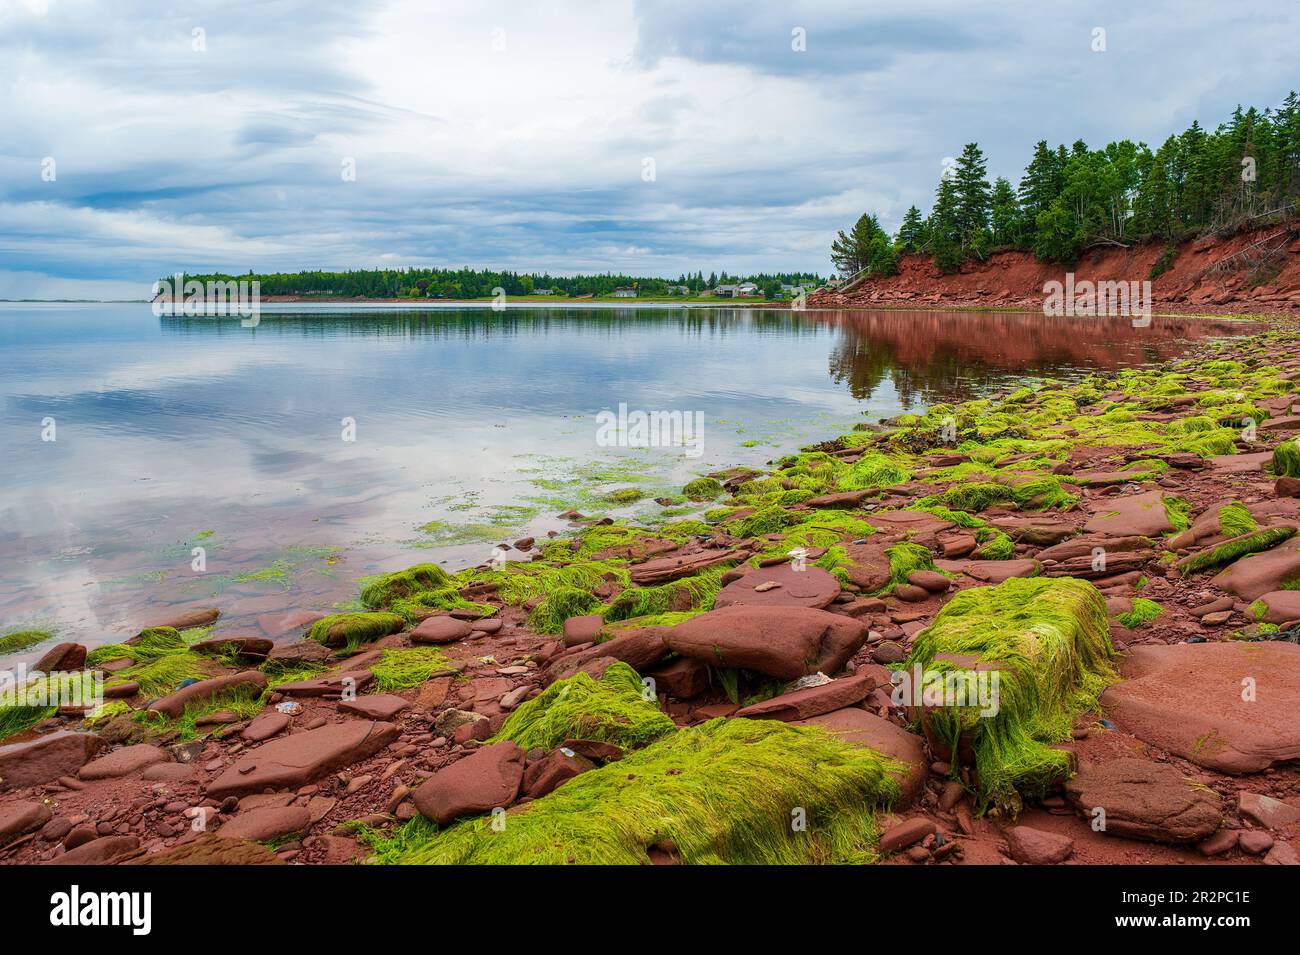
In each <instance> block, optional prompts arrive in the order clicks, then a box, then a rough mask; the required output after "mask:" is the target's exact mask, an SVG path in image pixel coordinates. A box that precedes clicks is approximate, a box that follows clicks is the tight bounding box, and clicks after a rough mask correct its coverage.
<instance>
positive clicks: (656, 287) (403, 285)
mask: <svg viewBox="0 0 1300 955" xmlns="http://www.w3.org/2000/svg"><path fill="white" fill-rule="evenodd" d="M166 280H167V281H169V282H172V283H174V282H175V277H174V276H167V277H166ZM183 280H184V281H186V282H189V281H198V282H203V283H207V282H209V281H211V282H231V281H249V282H253V281H256V282H259V283H261V294H262V295H301V296H313V295H316V296H338V297H340V298H394V299H396V298H402V299H406V298H413V299H418V298H432V299H474V298H490V297H492V296H493V295H495V294H497V293H496V289H498V288H499V289H502V290H504V292H505V294H506V295H532V294H534V293H537V292H541V291H544V290H549V291H551V292H553V293H555V294H557V295H563V296H569V297H576V296H585V295H592V296H601V295H608V294H610V293H611V292H613V291H614V290H615V289H618V288H633V289H636V290H637V294H638V295H642V296H650V297H654V296H671V295H674V294H675V295H698V294H700V293H701V292H704V291H706V290H710V289H714V288H716V287H717V286H719V285H726V284H738V283H740V282H744V281H749V282H753V283H754V284H755V285H757V286H758V287H759V289H760V290H761V291H762V292H763V293H764V294H765V295H766V296H767V297H769V298H774V297H777V296H779V295H780V294H781V286H782V285H783V284H784V285H808V286H812V285H819V284H821V282H822V279H821V278H820V277H819V276H817V275H815V274H813V273H811V272H783V273H757V274H754V275H748V276H744V277H741V276H733V275H729V274H728V273H727V272H726V271H725V270H724V271H721V272H713V273H711V274H710V275H708V276H707V277H706V276H705V275H704V273H703V272H695V273H693V274H683V275H681V276H680V277H679V278H677V279H675V280H674V279H666V278H654V277H645V276H637V275H621V274H614V273H604V274H600V275H567V276H559V275H551V274H549V273H546V272H542V273H536V272H530V273H519V272H509V271H503V272H497V271H492V270H490V269H439V268H400V269H357V270H354V271H344V272H329V271H304V272H271V273H266V272H262V273H258V272H253V271H249V272H248V274H247V275H228V274H225V273H212V274H205V275H188V274H187V275H184V277H183ZM682 288H685V289H687V292H685V293H683V292H682V291H681V289H682Z"/></svg>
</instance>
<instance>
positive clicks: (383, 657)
mask: <svg viewBox="0 0 1300 955" xmlns="http://www.w3.org/2000/svg"><path fill="white" fill-rule="evenodd" d="M369 669H370V672H371V673H373V674H374V675H375V689H376V690H378V691H379V692H381V693H391V692H393V691H394V690H409V689H411V688H412V687H416V686H420V685H421V684H422V683H424V682H425V681H427V680H429V679H431V678H432V677H434V676H436V675H437V674H440V673H446V674H451V673H454V672H456V671H455V668H454V667H453V666H452V663H451V660H449V659H448V658H447V656H446V654H444V653H443V652H442V650H440V649H439V648H438V647H398V648H390V649H385V650H384V651H383V653H382V654H380V657H379V659H378V660H377V661H375V662H374V663H372V664H370V667H369Z"/></svg>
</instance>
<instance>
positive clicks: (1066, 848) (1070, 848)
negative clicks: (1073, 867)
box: [1003, 826, 1074, 865]
mask: <svg viewBox="0 0 1300 955" xmlns="http://www.w3.org/2000/svg"><path fill="white" fill-rule="evenodd" d="M1003 835H1005V836H1006V839H1007V847H1008V848H1009V849H1010V850H1011V858H1013V859H1015V860H1016V861H1017V862H1019V863H1020V864H1021V865H1059V864H1060V863H1062V862H1064V861H1065V860H1066V859H1068V858H1070V856H1072V855H1074V842H1073V841H1072V840H1070V839H1067V838H1066V837H1065V836H1058V835H1057V834H1056V833H1054V832H1044V831H1043V830H1041V829H1033V828H1030V827H1029V826H1015V827H1013V828H1011V829H1008V830H1007V831H1006V832H1005V833H1003Z"/></svg>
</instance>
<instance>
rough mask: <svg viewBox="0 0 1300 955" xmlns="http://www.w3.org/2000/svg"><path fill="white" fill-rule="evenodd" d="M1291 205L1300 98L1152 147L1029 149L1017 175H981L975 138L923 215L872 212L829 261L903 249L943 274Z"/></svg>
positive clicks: (869, 266)
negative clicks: (1002, 254)
mask: <svg viewBox="0 0 1300 955" xmlns="http://www.w3.org/2000/svg"><path fill="white" fill-rule="evenodd" d="M1298 202H1300V101H1298V100H1297V97H1296V94H1295V93H1294V92H1292V93H1291V94H1290V95H1288V96H1287V98H1286V100H1285V101H1284V102H1283V104H1282V106H1281V107H1280V108H1279V109H1276V110H1272V109H1265V110H1263V111H1260V110H1257V109H1255V108H1253V107H1252V108H1250V109H1242V108H1241V107H1240V106H1238V107H1237V108H1236V109H1235V110H1234V111H1233V113H1232V117H1231V119H1229V120H1228V122H1226V123H1222V124H1221V125H1220V126H1219V127H1218V128H1217V129H1215V130H1214V131H1213V132H1208V131H1206V130H1205V129H1202V128H1201V126H1200V124H1199V123H1197V122H1193V123H1192V125H1191V126H1189V127H1188V128H1187V129H1186V130H1185V131H1183V132H1182V133H1181V134H1179V135H1177V136H1170V137H1169V138H1168V139H1166V140H1165V141H1164V143H1163V144H1162V145H1161V146H1160V147H1159V148H1158V149H1156V150H1154V151H1153V150H1151V149H1150V148H1149V147H1148V146H1147V145H1146V144H1145V143H1136V144H1135V143H1133V142H1130V141H1129V140H1127V139H1126V140H1121V141H1120V142H1114V143H1110V144H1109V145H1107V146H1105V147H1103V148H1101V149H1089V148H1088V146H1087V145H1086V144H1085V143H1084V142H1082V141H1078V142H1076V143H1074V145H1072V146H1070V147H1069V148H1066V147H1065V146H1064V145H1060V146H1057V147H1056V148H1055V149H1053V148H1051V147H1050V146H1048V144H1047V141H1046V140H1040V141H1039V142H1038V144H1037V145H1036V146H1035V147H1034V152H1033V156H1032V158H1031V159H1030V161H1029V164H1028V165H1027V166H1026V167H1025V174H1024V176H1022V177H1021V179H1020V181H1019V183H1018V184H1017V185H1015V186H1012V184H1011V183H1010V181H1008V180H1007V179H1005V178H1002V177H1000V176H999V177H998V178H997V179H995V180H994V181H993V182H992V183H990V182H989V180H988V175H987V163H986V160H985V158H984V153H983V151H982V150H981V149H980V147H979V144H978V143H970V144H968V145H967V146H966V147H965V149H963V150H962V153H961V155H960V156H959V157H958V158H957V159H956V160H955V161H954V162H952V163H950V164H949V165H948V168H946V169H945V170H944V173H943V175H942V176H941V177H940V179H939V186H938V189H937V190H936V193H935V199H934V204H933V206H932V207H931V209H930V213H929V215H928V216H923V215H922V214H921V211H920V210H919V209H918V208H917V207H916V206H912V207H911V208H910V209H908V210H907V214H906V215H905V216H904V217H903V221H902V224H901V226H900V228H899V230H898V232H897V233H896V234H895V235H894V236H893V237H892V238H891V237H890V236H889V235H888V234H887V233H886V232H885V231H884V230H883V229H882V228H881V227H880V222H879V220H878V219H877V217H876V216H875V215H871V214H864V215H863V216H862V217H861V218H860V219H859V220H858V221H857V223H856V224H855V225H854V226H853V228H852V229H851V230H850V231H849V232H847V233H845V232H840V233H839V235H838V236H837V237H836V239H835V242H834V243H833V244H832V246H831V259H832V261H833V262H834V264H835V267H836V269H837V270H838V271H839V272H840V274H841V275H845V276H847V275H852V274H854V273H856V272H859V271H861V270H863V269H866V270H867V271H868V273H869V274H883V275H891V274H893V273H894V272H896V271H897V269H898V255H899V254H900V253H902V252H921V253H925V254H928V255H930V256H932V257H933V258H934V262H935V264H936V265H937V266H938V267H939V268H940V269H941V270H943V271H944V272H952V271H956V270H957V269H959V268H960V267H961V264H962V262H963V261H965V260H966V259H968V258H976V259H982V258H984V257H985V256H987V255H988V254H989V253H990V252H995V251H999V250H1004V249H1021V250H1024V251H1027V252H1033V253H1034V255H1035V256H1036V257H1037V258H1038V259H1040V260H1042V261H1046V262H1062V263H1070V262H1073V261H1075V260H1076V259H1077V258H1078V257H1079V255H1080V254H1081V253H1082V252H1083V251H1084V250H1086V249H1088V248H1090V247H1093V246H1097V245H1123V246H1127V245H1129V244H1131V243H1132V242H1134V241H1141V240H1152V239H1154V240H1162V241H1164V242H1166V243H1172V242H1176V241H1179V240H1182V239H1186V238H1190V237H1192V236H1194V235H1197V234H1203V233H1207V232H1214V231H1232V230H1235V229H1238V228H1240V227H1242V226H1246V225H1249V224H1251V223H1255V222H1259V221H1266V220H1267V219H1269V218H1271V217H1277V218H1285V217H1287V216H1290V215H1293V214H1295V212H1296V208H1297V203H1298Z"/></svg>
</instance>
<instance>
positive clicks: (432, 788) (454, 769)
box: [413, 741, 524, 826]
mask: <svg viewBox="0 0 1300 955" xmlns="http://www.w3.org/2000/svg"><path fill="white" fill-rule="evenodd" d="M523 778H524V751H523V750H522V749H520V748H519V747H518V746H517V745H516V744H514V743H512V742H509V741H506V742H503V743H495V744H493V745H491V746H484V747H483V748H482V749H480V750H478V751H476V752H474V753H473V754H471V755H469V756H466V757H465V758H464V759H461V760H458V761H457V762H454V763H452V764H451V765H450V766H448V767H447V768H446V769H443V770H440V771H439V772H438V773H436V774H435V775H434V776H433V777H432V778H431V779H428V780H426V781H425V782H424V783H422V784H421V786H420V788H419V789H417V790H416V791H415V796H414V797H413V799H414V802H415V808H416V809H418V810H419V811H420V813H421V815H424V816H426V817H427V818H429V819H432V820H434V821H435V822H437V823H438V824H439V825H441V826H445V825H446V824H447V823H449V822H451V821H452V820H454V819H458V818H460V817H461V816H468V815H478V814H480V813H485V812H490V811H491V810H493V809H498V808H505V807H506V806H509V805H510V804H511V803H512V802H514V801H515V797H516V796H517V795H518V794H519V785H520V783H521V782H522V781H523Z"/></svg>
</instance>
